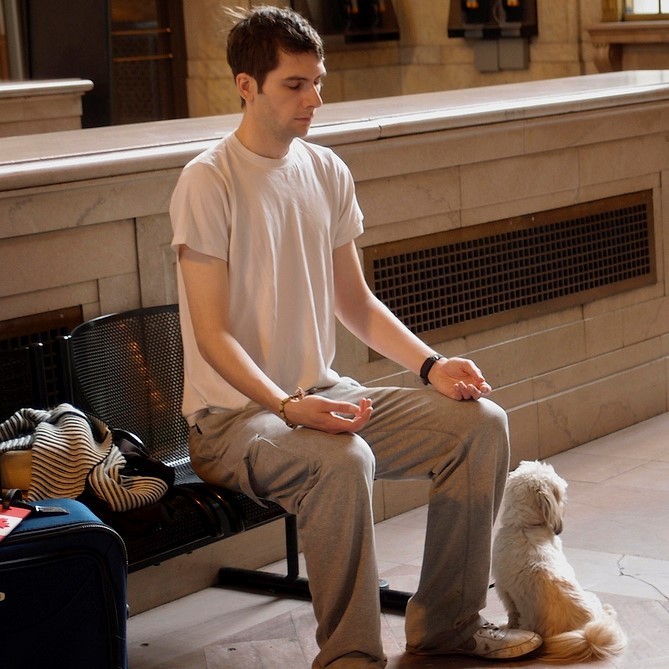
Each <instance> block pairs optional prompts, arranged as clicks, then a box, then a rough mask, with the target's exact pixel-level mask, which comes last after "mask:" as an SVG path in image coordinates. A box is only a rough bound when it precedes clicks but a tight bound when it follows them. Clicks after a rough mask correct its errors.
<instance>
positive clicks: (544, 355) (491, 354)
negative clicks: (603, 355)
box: [476, 321, 585, 387]
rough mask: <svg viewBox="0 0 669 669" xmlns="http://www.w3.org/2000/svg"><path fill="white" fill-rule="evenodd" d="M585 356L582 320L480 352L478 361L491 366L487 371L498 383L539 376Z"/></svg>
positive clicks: (486, 367) (484, 366)
mask: <svg viewBox="0 0 669 669" xmlns="http://www.w3.org/2000/svg"><path fill="white" fill-rule="evenodd" d="M584 358H585V333H584V328H583V323H582V322H579V321H576V322H574V323H568V324H566V325H563V326H561V327H555V328H552V329H550V330H544V331H541V332H536V333H532V334H529V335H527V336H519V337H517V338H514V339H510V340H507V341H503V342H500V343H499V344H498V345H497V346H496V347H494V348H488V349H482V350H478V351H477V352H476V361H477V364H478V365H479V367H481V368H482V369H485V370H487V371H486V375H487V376H488V377H490V380H491V383H492V385H493V386H496V387H499V386H502V385H504V386H506V385H508V384H510V383H517V382H518V381H521V380H522V379H531V378H535V377H536V376H538V375H541V374H545V373H546V372H550V371H551V370H555V369H561V368H563V367H568V366H570V365H573V364H574V363H576V362H579V361H581V360H583V359H584Z"/></svg>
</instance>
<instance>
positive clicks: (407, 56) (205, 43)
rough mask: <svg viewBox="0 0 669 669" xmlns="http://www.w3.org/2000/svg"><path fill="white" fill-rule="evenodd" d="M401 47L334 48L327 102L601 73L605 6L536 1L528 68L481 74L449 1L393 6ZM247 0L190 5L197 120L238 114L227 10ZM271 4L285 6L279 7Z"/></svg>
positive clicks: (399, 1) (192, 0) (589, 1)
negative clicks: (458, 34)
mask: <svg viewBox="0 0 669 669" xmlns="http://www.w3.org/2000/svg"><path fill="white" fill-rule="evenodd" d="M393 3H394V7H395V10H396V14H397V19H398V22H399V25H400V34H401V38H400V41H399V43H397V42H393V43H386V44H383V43H382V44H366V45H364V47H351V46H348V47H343V48H340V49H339V50H334V49H330V50H329V52H328V56H327V67H328V77H327V80H326V85H325V87H324V89H323V96H324V100H325V102H339V101H342V100H360V99H365V98H376V97H385V96H390V95H404V94H410V93H423V92H429V91H439V90H452V89H458V88H469V87H472V86H488V85H493V84H501V83H509V82H517V81H532V80H538V79H553V78H555V77H565V76H573V75H579V74H589V73H594V72H596V69H595V67H594V64H593V53H592V47H591V44H590V38H589V35H588V33H587V27H588V26H589V25H592V24H593V23H597V22H598V21H600V20H601V18H602V10H601V0H560V1H559V2H556V1H554V0H537V5H538V8H537V12H538V22H539V36H538V37H536V38H533V39H532V40H531V47H530V65H529V68H528V69H527V70H518V71H511V70H507V71H501V72H496V73H480V72H479V71H478V70H477V69H476V67H475V64H474V50H473V46H472V43H470V42H468V41H467V40H465V39H462V38H449V37H448V35H447V26H448V13H449V6H450V2H449V0H393ZM251 4H253V3H252V2H250V1H249V0H223V1H222V2H220V1H219V0H188V2H185V3H184V13H185V20H186V41H187V49H188V96H189V104H190V115H191V116H207V115H210V114H226V113H232V112H236V111H238V109H239V102H238V98H237V95H236V94H235V92H234V89H233V86H232V82H231V75H230V71H229V68H228V66H227V63H226V61H225V28H226V25H227V19H226V17H225V15H224V12H223V9H222V8H223V7H224V6H229V7H236V6H249V5H251ZM269 4H275V5H282V4H283V5H287V4H288V2H280V1H274V2H269Z"/></svg>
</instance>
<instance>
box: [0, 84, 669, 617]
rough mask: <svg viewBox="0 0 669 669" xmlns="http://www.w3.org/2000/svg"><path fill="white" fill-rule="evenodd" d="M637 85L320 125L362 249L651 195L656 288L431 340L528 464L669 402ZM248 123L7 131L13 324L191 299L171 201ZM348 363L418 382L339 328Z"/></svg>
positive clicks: (384, 492)
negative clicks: (481, 387)
mask: <svg viewBox="0 0 669 669" xmlns="http://www.w3.org/2000/svg"><path fill="white" fill-rule="evenodd" d="M624 75H628V73H613V74H610V75H599V76H595V77H592V78H588V79H587V80H584V79H583V78H582V77H575V78H573V79H568V80H561V81H560V82H559V85H558V84H555V85H553V82H533V83H530V84H518V85H511V86H510V87H509V86H503V87H498V88H496V87H492V88H490V89H483V88H480V89H470V90H467V91H463V92H460V91H452V92H445V93H438V94H433V95H427V96H404V97H402V98H397V99H394V100H392V99H391V100H370V101H367V102H360V103H358V102H350V103H340V104H333V105H330V106H326V107H325V108H324V109H323V113H322V114H321V115H320V116H319V125H317V126H316V127H315V128H314V129H313V132H312V138H313V139H314V140H315V141H319V142H321V143H325V144H329V145H331V146H332V147H333V148H334V149H335V150H336V151H337V153H339V154H340V155H341V156H342V157H343V159H344V160H345V161H346V162H347V163H348V164H349V166H350V167H351V170H352V173H353V176H354V178H355V181H356V187H357V191H358V194H359V199H360V203H361V206H362V208H363V210H364V212H365V215H366V232H365V234H364V235H363V237H362V238H361V240H360V245H361V246H362V247H365V246H368V245H371V244H376V243H381V242H386V241H393V240H397V239H401V238H403V237H413V236H416V235H420V234H429V233H433V232H437V231H441V230H449V229H453V228H464V227H469V226H476V225H478V224H481V223H485V222H488V221H493V220H499V219H501V218H504V217H513V216H518V215H522V214H528V213H533V212H537V211H543V210H546V209H551V208H557V207H562V206H566V205H571V204H576V203H582V202H587V201H589V200H593V199H598V198H604V197H608V196H613V195H618V194H622V193H627V192H633V191H637V190H645V189H650V190H652V192H653V201H654V221H655V229H656V240H655V241H656V256H657V267H658V279H657V283H656V284H655V285H652V286H647V287H645V288H639V289H636V290H632V291H628V292H626V293H623V294H620V295H617V296H615V297H609V298H606V299H599V300H595V301H592V302H590V303H588V304H585V305H583V306H579V307H572V308H568V309H563V310H560V311H558V312H556V313H553V314H550V315H544V316H535V317H530V318H526V319H523V320H519V321H518V322H515V323H512V324H509V325H504V326H499V327H495V328H492V329H489V330H485V331H481V332H479V333H476V334H472V335H468V336H466V337H458V338H452V339H447V340H444V341H442V342H438V343H437V344H436V345H435V347H436V349H437V350H438V351H440V352H442V353H444V354H446V355H456V354H457V355H468V356H471V357H473V358H474V359H475V360H476V361H477V363H479V364H480V365H481V367H482V368H483V369H484V370H485V372H486V375H487V376H488V377H489V378H490V380H491V381H492V383H493V385H494V386H495V387H496V391H495V394H494V399H496V400H497V401H498V402H499V403H500V404H501V405H502V406H504V408H505V409H506V410H507V411H508V414H509V417H510V425H511V436H512V448H513V461H514V463H515V462H517V461H518V460H519V459H521V458H529V459H534V458H542V457H546V456H549V455H551V454H554V453H558V452H561V451H564V450H567V449H569V448H571V447H573V446H576V445H578V444H580V443H584V442H587V441H590V440H592V439H594V438H596V437H598V436H602V435H604V434H607V433H609V432H612V431H615V430H618V429H621V428H622V427H625V426H627V425H631V424H634V423H636V422H639V421H642V420H644V419H646V418H648V417H650V416H653V415H656V414H658V413H662V412H664V411H667V408H668V401H667V351H669V292H668V289H667V263H666V261H665V259H666V258H667V257H669V246H668V243H667V239H669V233H668V231H669V213H668V212H669V190H668V189H667V183H669V153H668V152H667V150H666V146H667V138H668V137H669V83H666V82H663V81H662V78H663V77H662V75H661V74H657V75H656V78H655V80H654V83H653V81H651V80H650V79H649V78H648V77H651V79H652V77H653V74H652V73H650V74H648V76H646V73H644V76H643V77H640V78H639V79H638V80H636V83H635V80H634V79H633V78H631V76H630V77H627V76H624ZM600 84H601V86H602V88H601V89H600V90H599V92H598V94H595V95H593V96H592V97H589V95H590V91H591V90H595V91H596V92H597V87H598V86H600ZM609 85H611V86H612V88H611V90H610V91H608V92H607V90H606V89H607V87H608V86H609ZM616 86H617V87H618V93H616ZM635 91H638V92H635ZM556 93H558V94H557V95H555V94H556ZM532 100H534V103H535V104H531V101H532ZM398 114H400V116H399V117H398ZM356 119H357V121H356ZM237 121H238V117H230V116H220V117H210V118H207V119H186V120H179V121H165V122H162V123H150V124H135V125H129V126H119V127H114V128H98V129H91V130H79V131H70V132H63V133H47V134H44V135H40V140H39V143H36V142H35V140H34V138H31V137H25V138H21V137H11V138H4V139H2V138H0V267H2V269H3V279H2V281H1V282H0V314H2V318H3V319H6V318H17V317H21V316H26V315H30V314H36V313H40V312H42V311H49V310H56V309H63V308H66V307H71V306H77V305H81V306H82V308H83V313H84V317H85V318H92V317H95V316H97V315H100V314H103V313H109V312H112V311H117V310H122V309H130V308H134V307H138V306H150V305H154V304H164V303H169V302H172V301H175V299H176V292H175V274H174V254H173V253H172V251H171V249H170V246H169V244H170V238H171V228H170V223H169V218H168V215H167V210H168V205H169V199H170V195H171V192H172V189H173V188H174V184H175V182H176V179H177V177H178V175H179V173H180V171H181V168H182V166H183V165H184V164H185V162H186V161H187V160H189V159H190V158H191V157H192V156H193V155H195V154H196V153H198V152H200V151H201V150H203V149H204V148H205V146H207V145H208V144H209V142H211V141H212V140H214V139H215V138H217V137H219V136H220V135H221V134H222V133H223V132H225V131H226V130H229V129H232V128H233V127H235V125H236V123H237ZM481 184H485V186H484V187H482V186H481ZM336 368H337V369H338V370H340V371H341V372H343V373H352V374H354V375H356V376H357V377H359V378H360V379H362V380H371V381H374V380H376V381H378V382H380V383H389V382H392V383H399V384H407V385H409V384H415V383H416V379H415V378H414V377H413V375H412V374H409V373H406V372H402V371H401V370H400V369H398V368H397V367H396V366H395V365H393V364H391V363H389V362H387V361H383V360H381V361H376V362H373V363H370V362H369V361H368V357H367V350H366V348H365V347H364V346H362V345H361V344H359V343H358V342H357V341H355V340H354V339H353V338H352V337H351V336H349V335H346V334H345V333H343V332H341V331H340V333H339V350H338V356H337V360H336ZM425 499H426V485H425V484H424V483H423V482H418V483H397V482H382V483H379V485H377V487H376V490H375V513H376V518H377V519H379V520H380V519H383V518H388V517H391V516H393V515H396V514H398V513H400V512H402V511H405V510H407V509H409V508H413V507H415V506H418V505H420V504H422V503H424V502H425ZM282 551H283V544H282V539H281V528H280V526H278V527H277V526H274V525H272V526H269V527H268V528H266V529H263V530H260V531H259V532H258V531H254V532H252V533H249V534H248V535H241V536H239V537H235V538H233V539H229V540H226V541H223V542H219V543H218V544H216V545H215V546H212V547H209V548H207V549H202V550H198V551H195V553H193V555H190V556H183V557H181V558H177V559H175V560H170V561H168V562H166V563H165V564H164V565H162V566H161V567H159V568H150V569H146V570H143V571H141V572H139V573H137V574H133V575H132V578H131V580H130V598H131V602H132V607H133V612H137V611H139V610H142V609H143V608H147V607H150V606H153V605H156V604H157V603H159V602H161V601H167V600H169V599H171V598H174V597H178V596H182V595H184V594H186V593H188V592H192V591H194V590H197V589H198V588H201V587H204V586H206V585H209V584H210V583H212V582H213V581H214V579H215V574H216V568H217V567H218V566H220V565H223V564H237V565H244V566H258V565H262V564H266V563H267V562H270V561H271V560H274V559H278V557H279V556H280V555H281V553H282ZM177 576H178V577H177Z"/></svg>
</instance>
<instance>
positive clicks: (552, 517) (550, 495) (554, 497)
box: [537, 486, 563, 534]
mask: <svg viewBox="0 0 669 669" xmlns="http://www.w3.org/2000/svg"><path fill="white" fill-rule="evenodd" d="M537 500H538V502H539V508H540V509H541V515H542V516H543V518H544V520H545V522H546V525H547V527H548V528H549V529H550V530H551V531H552V532H553V533H554V534H561V533H562V510H563V507H562V504H561V502H560V493H559V491H558V490H555V489H553V487H552V486H541V487H540V488H539V490H538V491H537Z"/></svg>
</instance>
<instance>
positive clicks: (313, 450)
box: [190, 379, 509, 669]
mask: <svg viewBox="0 0 669 669" xmlns="http://www.w3.org/2000/svg"><path fill="white" fill-rule="evenodd" d="M318 394H319V395H323V396H325V397H329V398H332V399H337V400H347V401H350V402H353V403H356V404H357V402H358V400H359V399H360V398H362V397H369V398H371V399H372V401H373V406H374V412H373V414H372V418H371V420H370V421H369V423H368V424H367V425H366V426H365V428H364V429H363V430H362V431H361V432H360V433H359V434H348V433H347V434H339V435H329V434H326V433H324V432H319V431H317V430H311V429H307V428H298V429H296V430H291V429H290V428H288V427H287V426H286V425H285V424H284V422H283V421H282V420H281V419H280V418H279V417H277V416H276V415H274V414H272V413H269V412H267V411H264V410H261V409H259V408H258V407H257V406H254V407H252V408H248V409H246V410H243V411H235V412H232V411H224V412H222V413H208V414H206V415H204V416H203V417H202V418H201V419H199V420H198V422H197V425H196V426H195V427H194V428H192V429H191V435H190V451H191V458H192V462H193V467H194V469H195V471H196V472H197V473H198V474H199V475H200V476H201V477H202V478H203V479H204V480H206V481H210V482H212V483H215V484H219V485H222V486H225V487H229V488H233V489H236V490H241V491H243V492H244V493H246V494H247V495H250V496H252V497H254V496H258V497H265V498H267V499H270V500H273V501H275V502H277V503H279V504H280V505H281V506H283V507H284V508H285V509H286V510H287V511H290V512H292V513H294V514H296V515H297V523H298V532H299V535H300V540H301V543H302V550H303V552H304V557H305V560H306V565H307V574H308V577H309V582H310V589H311V592H312V596H313V606H314V612H315V615H316V619H317V621H318V629H317V639H316V640H317V642H318V645H319V648H320V652H319V654H318V656H317V658H316V659H315V661H314V664H313V667H314V669H324V668H325V667H328V668H329V669H335V668H337V669H344V668H346V669H354V668H355V669H358V668H360V669H362V668H363V667H365V668H366V669H368V668H369V667H384V666H385V664H386V657H385V655H384V652H383V648H382V644H381V635H380V610H379V608H380V607H379V594H378V573H377V567H376V556H375V547H374V529H373V517H372V484H373V481H374V478H375V477H376V478H379V479H431V480H432V486H431V489H430V494H429V506H428V519H427V534H426V539H425V551H424V556H423V567H422V571H421V577H420V583H419V586H418V589H417V591H416V593H415V594H414V596H413V597H412V598H411V600H410V601H409V604H408V607H407V612H406V638H407V647H408V648H409V649H411V650H415V651H417V652H430V651H433V652H434V651H438V650H448V649H451V648H454V647H456V646H458V645H459V644H460V643H461V642H463V641H464V640H466V639H468V638H469V637H470V636H471V635H472V634H473V633H474V631H476V629H478V627H479V626H480V625H481V623H482V620H481V618H480V616H479V611H480V610H481V609H482V608H483V607H484V606H485V601H486V593H487V588H488V578H489V569H490V546H491V538H492V528H493V523H494V520H495V516H496V513H497V510H498V508H499V504H500V502H501V498H502V493H503V490H504V483H505V481H506V475H507V471H508V464H509V445H508V427H507V419H506V414H505V412H504V411H503V410H502V409H501V408H500V407H498V406H497V405H496V404H494V403H493V402H491V401H489V400H487V399H481V400H479V401H462V402H457V401H454V400H450V399H448V398H446V397H443V396H442V395H440V394H439V393H437V392H436V391H434V390H433V389H432V388H426V389H415V388H367V387H362V386H360V385H359V384H357V383H356V382H355V381H352V380H350V379H342V381H341V382H340V383H338V384H337V385H335V386H333V387H331V388H327V389H323V390H319V391H318Z"/></svg>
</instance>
